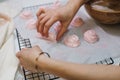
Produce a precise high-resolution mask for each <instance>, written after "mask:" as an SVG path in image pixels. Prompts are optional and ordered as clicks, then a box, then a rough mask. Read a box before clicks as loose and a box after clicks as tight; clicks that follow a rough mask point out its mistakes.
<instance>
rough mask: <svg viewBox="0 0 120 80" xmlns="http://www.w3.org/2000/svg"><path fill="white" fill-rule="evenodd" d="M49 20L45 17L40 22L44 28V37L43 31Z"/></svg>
mask: <svg viewBox="0 0 120 80" xmlns="http://www.w3.org/2000/svg"><path fill="white" fill-rule="evenodd" d="M48 20H49V17H48V16H46V17H44V18H43V19H42V20H41V21H40V26H41V27H42V30H41V32H42V35H43V36H44V32H43V30H44V28H45V26H44V25H45V23H46V22H47V21H48Z"/></svg>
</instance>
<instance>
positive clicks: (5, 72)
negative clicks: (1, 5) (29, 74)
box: [0, 13, 18, 80]
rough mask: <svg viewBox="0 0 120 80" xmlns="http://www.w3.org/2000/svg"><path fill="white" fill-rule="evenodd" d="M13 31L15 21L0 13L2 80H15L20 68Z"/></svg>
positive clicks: (0, 77) (0, 66)
mask: <svg viewBox="0 0 120 80" xmlns="http://www.w3.org/2000/svg"><path fill="white" fill-rule="evenodd" d="M13 31H14V24H13V20H12V19H11V18H9V17H8V16H6V15H4V14H3V13H0V80H14V77H15V73H16V70H17V67H18V59H17V58H16V56H15V47H14V34H13Z"/></svg>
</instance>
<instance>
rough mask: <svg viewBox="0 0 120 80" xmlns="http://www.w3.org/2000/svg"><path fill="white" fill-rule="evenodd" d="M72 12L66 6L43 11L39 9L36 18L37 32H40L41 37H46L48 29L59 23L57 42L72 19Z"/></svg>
mask: <svg viewBox="0 0 120 80" xmlns="http://www.w3.org/2000/svg"><path fill="white" fill-rule="evenodd" d="M74 15H75V14H74V12H73V11H72V9H71V8H70V7H69V6H68V5H66V6H62V7H58V8H56V9H45V8H40V9H39V11H38V13H37V17H38V23H37V31H38V32H40V33H41V34H42V35H43V36H46V37H48V32H49V29H50V27H51V26H52V25H53V24H54V23H55V22H57V21H60V23H61V28H60V30H59V32H58V34H57V38H56V39H57V40H59V39H60V38H61V37H62V36H63V34H64V33H65V32H66V31H67V28H68V26H69V24H70V22H71V20H72V18H73V17H74Z"/></svg>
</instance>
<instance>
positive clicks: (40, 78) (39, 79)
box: [16, 29, 59, 80]
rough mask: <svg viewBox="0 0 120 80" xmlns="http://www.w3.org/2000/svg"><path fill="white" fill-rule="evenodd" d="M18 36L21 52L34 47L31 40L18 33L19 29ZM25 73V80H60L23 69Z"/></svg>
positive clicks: (43, 73)
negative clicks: (23, 49)
mask: <svg viewBox="0 0 120 80" xmlns="http://www.w3.org/2000/svg"><path fill="white" fill-rule="evenodd" d="M16 34H17V38H18V45H19V50H21V49H22V48H31V47H32V45H31V42H30V39H24V38H23V37H22V36H21V35H20V33H19V32H18V30H17V29H16ZM23 72H24V78H25V80H56V79H59V77H57V76H54V75H51V74H48V73H45V72H41V73H32V72H30V71H29V70H25V69H24V68H23Z"/></svg>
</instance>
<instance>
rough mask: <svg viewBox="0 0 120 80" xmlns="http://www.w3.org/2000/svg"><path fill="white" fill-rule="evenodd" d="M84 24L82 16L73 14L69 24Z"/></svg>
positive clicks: (77, 25) (78, 25) (76, 25)
mask: <svg viewBox="0 0 120 80" xmlns="http://www.w3.org/2000/svg"><path fill="white" fill-rule="evenodd" d="M83 24H84V22H83V20H82V18H80V17H79V16H75V17H74V18H73V20H72V22H71V26H74V27H80V26H82V25H83Z"/></svg>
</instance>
